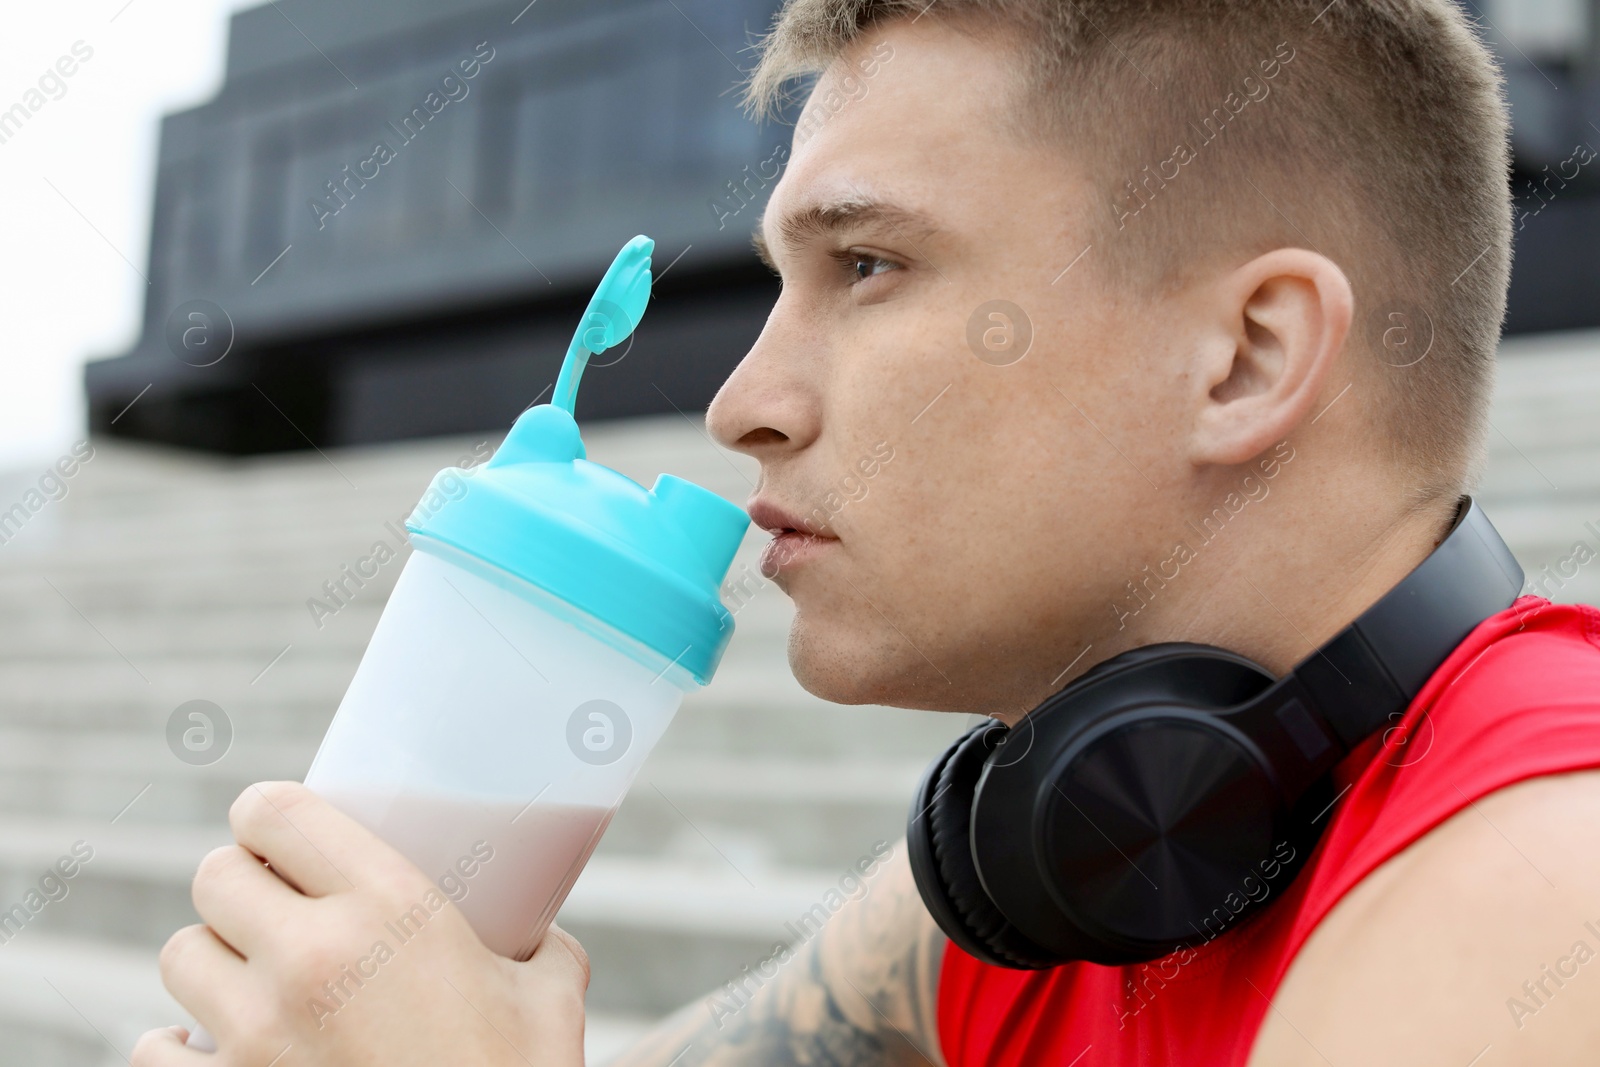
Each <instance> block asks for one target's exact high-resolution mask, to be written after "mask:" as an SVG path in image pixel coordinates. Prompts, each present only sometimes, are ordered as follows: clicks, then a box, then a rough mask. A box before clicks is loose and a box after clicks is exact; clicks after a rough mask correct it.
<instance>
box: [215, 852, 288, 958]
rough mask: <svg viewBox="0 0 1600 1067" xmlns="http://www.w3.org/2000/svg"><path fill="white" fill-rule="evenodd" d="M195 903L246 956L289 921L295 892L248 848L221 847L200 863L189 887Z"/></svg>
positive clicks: (218, 929)
mask: <svg viewBox="0 0 1600 1067" xmlns="http://www.w3.org/2000/svg"><path fill="white" fill-rule="evenodd" d="M190 895H191V896H192V897H193V898H194V907H195V910H196V911H197V912H199V913H200V918H202V919H204V920H205V921H206V925H208V926H210V927H211V929H212V930H213V931H214V932H215V933H216V935H217V936H218V937H220V938H221V939H222V940H223V941H225V942H227V943H228V945H229V946H230V947H232V948H233V950H234V951H235V952H237V953H239V955H241V956H243V957H245V958H246V959H249V958H251V957H252V956H254V955H256V954H257V953H258V952H259V951H260V950H261V946H262V943H263V942H264V941H266V940H267V939H268V938H270V937H271V936H272V934H273V932H274V931H277V930H279V929H282V927H283V925H284V924H285V923H286V922H288V921H289V917H290V914H291V912H292V911H293V909H294V906H295V904H296V903H303V902H304V901H303V898H302V897H301V896H300V894H299V893H298V892H296V891H295V890H294V889H292V888H290V887H289V886H287V885H285V884H284V882H283V880H282V879H281V878H279V877H278V876H277V875H275V874H273V873H272V872H271V871H269V870H267V868H266V867H264V866H262V864H261V860H260V859H259V858H258V857H257V856H256V855H255V854H254V853H252V852H251V851H250V850H249V849H247V848H241V847H240V846H238V845H225V846H223V847H222V848H218V849H213V850H212V851H211V852H208V853H207V854H206V857H205V858H204V859H202V860H201V861H200V868H199V870H197V871H196V872H195V875H194V885H193V887H192V888H191V890H190Z"/></svg>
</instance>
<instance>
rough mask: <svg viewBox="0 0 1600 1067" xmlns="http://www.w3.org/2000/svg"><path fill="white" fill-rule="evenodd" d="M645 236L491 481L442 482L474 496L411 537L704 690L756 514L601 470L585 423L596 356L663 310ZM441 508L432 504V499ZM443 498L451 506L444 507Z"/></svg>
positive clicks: (436, 513) (625, 251)
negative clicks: (621, 639)
mask: <svg viewBox="0 0 1600 1067" xmlns="http://www.w3.org/2000/svg"><path fill="white" fill-rule="evenodd" d="M654 248H655V242H654V241H652V240H650V238H648V237H645V236H643V235H640V236H638V237H635V238H634V239H633V240H631V241H629V242H628V243H627V244H626V245H624V246H623V248H622V251H621V252H619V253H617V258H616V259H615V260H614V261H612V264H611V266H610V268H609V269H607V271H606V273H605V277H603V278H601V280H600V285H599V287H598V288H596V289H595V292H594V296H593V297H591V298H590V300H589V305H588V307H587V308H586V309H585V310H584V313H583V319H582V320H581V321H580V322H579V324H578V329H577V332H576V333H575V334H574V335H573V338H572V344H571V345H570V346H569V347H568V348H567V355H566V359H565V360H564V361H563V363H562V365H561V373H560V375H559V376H558V377H557V378H556V384H555V391H554V393H553V395H552V397H551V402H550V403H548V404H539V405H537V406H535V407H531V408H529V409H528V410H527V411H524V412H523V413H522V415H521V416H519V417H518V418H517V421H516V423H515V425H513V426H512V427H511V432H510V433H509V434H507V435H506V439H505V440H504V441H503V442H501V445H500V447H499V449H497V450H496V451H495V454H494V456H493V457H492V458H490V460H489V462H488V463H486V464H485V465H484V466H483V467H482V468H480V469H478V470H476V471H474V472H472V473H471V475H470V476H462V472H461V471H460V470H459V469H457V468H454V467H452V468H449V469H447V470H443V471H440V472H439V474H438V475H437V476H436V477H435V478H434V481H433V485H432V487H431V489H434V490H441V491H442V490H443V489H444V488H445V485H443V484H442V480H443V479H445V478H447V477H449V476H451V475H455V476H456V477H457V478H459V480H460V481H461V482H463V483H465V485H466V487H467V488H466V490H465V492H464V493H462V492H460V490H459V487H456V492H457V493H459V494H460V495H458V496H457V497H456V498H455V499H454V500H450V501H449V502H448V503H447V504H445V506H443V507H441V508H437V509H434V510H431V511H430V510H424V509H423V508H421V507H418V508H417V510H416V511H413V512H412V514H411V516H410V518H408V519H407V520H406V529H408V530H410V531H411V532H412V533H414V534H418V535H421V536H423V537H428V538H433V539H435V540H437V541H440V542H443V543H444V544H447V545H451V546H453V547H455V548H457V549H459V550H461V551H463V552H466V553H468V554H469V555H471V556H474V557H476V558H477V559H479V560H482V561H483V562H486V563H489V564H491V565H492V566H494V567H498V568H499V569H501V570H503V571H506V572H508V573H510V574H512V575H515V576H516V577H518V578H521V579H523V580H525V581H527V582H530V583H532V584H533V585H535V586H537V587H539V588H541V589H543V590H545V591H546V592H548V593H550V594H552V595H554V596H556V597H558V598H559V599H561V600H563V601H565V602H566V603H568V604H570V605H572V606H573V607H575V608H578V609H579V610H580V611H582V612H585V613H587V614H588V615H590V616H592V617H593V618H595V619H598V620H599V621H600V622H602V623H604V624H605V625H606V626H607V627H610V628H611V629H613V630H615V631H617V632H618V633H621V634H623V635H625V636H626V637H628V638H631V639H632V640H634V641H637V642H639V643H640V644H642V645H644V646H645V647H646V648H648V649H650V650H651V651H653V652H656V653H659V654H660V655H661V656H662V657H663V658H664V659H666V660H669V661H671V662H672V663H676V664H678V665H679V666H681V667H683V668H684V669H686V670H687V671H688V672H689V673H690V674H691V675H693V677H694V679H695V681H697V682H699V683H700V684H701V685H704V684H706V683H707V682H709V681H710V680H711V676H712V674H713V673H714V672H715V671H716V668H717V663H718V661H720V660H721V658H722V653H723V650H724V649H725V648H727V645H728V640H729V638H731V637H732V636H733V616H732V614H731V613H729V611H728V609H727V608H725V607H724V606H723V604H722V600H721V597H720V596H719V590H720V588H721V585H722V580H723V578H724V577H726V575H727V573H728V567H729V566H731V565H732V563H733V555H734V552H735V551H737V550H738V547H739V542H740V541H741V540H743V538H744V534H745V530H746V528H748V526H749V525H750V517H749V516H748V515H746V514H745V512H744V509H742V508H740V507H739V506H738V505H736V504H730V503H729V502H728V501H726V500H724V499H722V498H721V497H720V496H718V495H716V494H715V493H713V492H711V491H710V490H708V489H703V488H701V487H700V486H698V485H695V484H694V483H693V482H688V481H685V480H684V479H682V478H677V477H674V476H672V475H670V474H663V475H661V476H660V477H659V478H657V479H656V483H655V485H654V486H653V487H652V488H650V489H648V490H647V489H645V488H644V487H643V486H641V485H639V484H638V483H637V482H635V481H634V480H633V479H631V478H628V477H627V476H625V475H623V474H619V473H617V472H616V471H614V470H612V469H611V468H609V467H605V466H601V465H600V464H598V463H592V462H590V461H589V459H588V458H587V456H586V453H585V450H584V447H583V437H582V436H581V435H580V434H579V432H578V424H577V421H576V420H575V419H574V418H573V414H572V411H573V402H574V400H575V399H576V398H577V392H578V380H579V378H580V377H581V376H582V374H583V370H584V367H585V366H587V365H588V362H589V357H590V356H591V355H596V354H598V353H601V352H604V351H605V350H606V349H608V348H610V347H612V346H613V345H616V344H618V343H620V342H622V341H624V340H626V339H627V337H628V336H629V335H630V334H632V333H633V330H634V327H636V326H637V325H638V323H639V320H640V319H641V318H642V317H643V316H644V310H645V305H646V303H647V302H648V301H649V299H650V281H651V277H650V253H651V251H652V250H653V249H654ZM429 495H431V492H430V494H429ZM435 499H438V498H435Z"/></svg>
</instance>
